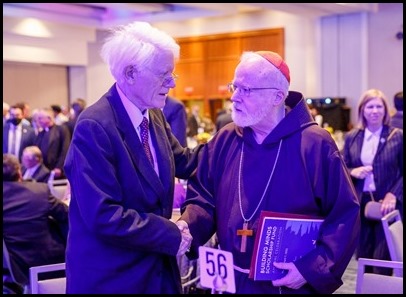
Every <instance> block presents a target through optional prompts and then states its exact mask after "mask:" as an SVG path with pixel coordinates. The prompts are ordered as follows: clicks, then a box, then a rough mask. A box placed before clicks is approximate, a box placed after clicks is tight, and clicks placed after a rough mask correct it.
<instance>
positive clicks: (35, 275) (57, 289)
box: [30, 263, 66, 294]
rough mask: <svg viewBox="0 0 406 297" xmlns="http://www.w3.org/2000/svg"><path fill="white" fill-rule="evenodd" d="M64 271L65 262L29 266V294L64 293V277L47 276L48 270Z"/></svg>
mask: <svg viewBox="0 0 406 297" xmlns="http://www.w3.org/2000/svg"><path fill="white" fill-rule="evenodd" d="M57 271H62V272H64V271H65V263H57V264H49V265H42V266H34V267H31V268H30V285H31V294H65V293H66V277H53V278H51V277H49V274H48V273H49V272H57ZM44 276H45V277H44ZM47 276H48V278H46V277H47Z"/></svg>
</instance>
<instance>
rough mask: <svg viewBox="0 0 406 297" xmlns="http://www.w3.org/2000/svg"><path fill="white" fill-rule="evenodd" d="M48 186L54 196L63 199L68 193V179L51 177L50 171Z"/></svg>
mask: <svg viewBox="0 0 406 297" xmlns="http://www.w3.org/2000/svg"><path fill="white" fill-rule="evenodd" d="M48 188H49V191H50V192H51V194H52V195H53V196H54V197H56V198H57V199H61V200H64V199H66V196H67V194H68V190H69V181H68V180H67V179H53V175H52V173H51V176H50V178H49V179H48Z"/></svg>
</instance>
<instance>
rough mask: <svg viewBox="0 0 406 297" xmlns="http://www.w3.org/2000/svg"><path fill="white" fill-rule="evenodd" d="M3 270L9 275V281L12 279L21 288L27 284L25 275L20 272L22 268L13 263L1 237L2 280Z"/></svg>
mask: <svg viewBox="0 0 406 297" xmlns="http://www.w3.org/2000/svg"><path fill="white" fill-rule="evenodd" d="M5 271H6V272H8V274H9V276H10V277H11V281H13V282H14V283H15V284H16V285H18V286H20V287H21V288H23V289H24V287H25V286H26V285H27V284H28V279H27V276H26V275H25V274H24V273H23V272H22V270H21V269H20V268H19V267H18V266H17V265H13V262H12V260H11V257H10V253H9V251H8V249H7V246H6V242H5V241H4V238H3V282H4V272H5Z"/></svg>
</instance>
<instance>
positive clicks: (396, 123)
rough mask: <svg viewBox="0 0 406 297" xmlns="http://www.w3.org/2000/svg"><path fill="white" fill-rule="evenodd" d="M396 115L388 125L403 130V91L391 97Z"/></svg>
mask: <svg viewBox="0 0 406 297" xmlns="http://www.w3.org/2000/svg"><path fill="white" fill-rule="evenodd" d="M393 103H394V105H395V108H396V113H395V114H394V115H393V116H392V117H391V120H390V125H391V126H393V127H396V128H399V129H403V91H401V92H398V93H396V94H395V96H394V97H393Z"/></svg>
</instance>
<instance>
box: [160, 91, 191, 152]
mask: <svg viewBox="0 0 406 297" xmlns="http://www.w3.org/2000/svg"><path fill="white" fill-rule="evenodd" d="M162 111H163V113H164V115H165V118H166V120H167V122H168V123H169V126H171V130H172V133H173V135H175V136H176V138H177V139H178V141H179V143H180V144H181V145H182V146H183V147H186V146H187V142H186V128H187V114H186V109H185V105H184V104H183V102H182V101H180V100H178V99H176V98H173V97H170V96H168V97H167V98H166V103H165V106H164V108H163V110H162Z"/></svg>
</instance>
